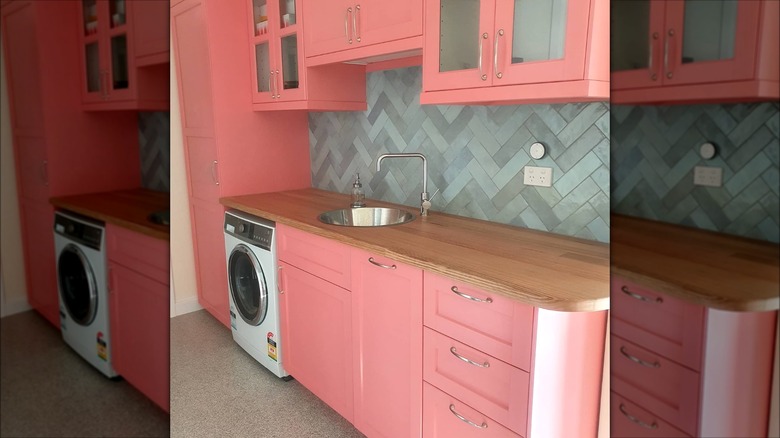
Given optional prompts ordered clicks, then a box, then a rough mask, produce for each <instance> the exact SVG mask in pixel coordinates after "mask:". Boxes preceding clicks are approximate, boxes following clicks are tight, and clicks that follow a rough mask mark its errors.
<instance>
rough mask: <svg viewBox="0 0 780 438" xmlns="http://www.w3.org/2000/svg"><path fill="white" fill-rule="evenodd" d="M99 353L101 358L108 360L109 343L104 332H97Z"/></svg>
mask: <svg viewBox="0 0 780 438" xmlns="http://www.w3.org/2000/svg"><path fill="white" fill-rule="evenodd" d="M97 355H98V357H99V358H101V359H103V360H105V361H108V344H107V343H106V341H104V340H103V332H98V334H97Z"/></svg>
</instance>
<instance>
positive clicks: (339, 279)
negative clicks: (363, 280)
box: [276, 224, 351, 289]
mask: <svg viewBox="0 0 780 438" xmlns="http://www.w3.org/2000/svg"><path fill="white" fill-rule="evenodd" d="M276 230H277V232H276V239H277V240H276V246H277V254H278V256H279V260H284V261H285V262H287V263H289V264H291V265H293V266H295V267H297V268H299V269H301V270H304V271H306V272H308V273H310V274H312V275H314V276H317V277H320V278H322V279H323V280H325V281H329V282H331V283H333V284H335V285H337V286H341V287H343V288H344V289H350V283H351V281H350V262H349V247H348V246H346V245H344V244H341V243H338V242H335V241H333V240H330V239H326V238H324V237H320V236H316V235H314V234H311V233H307V232H305V231H301V230H298V229H296V228H292V227H288V226H286V225H283V224H277V225H276Z"/></svg>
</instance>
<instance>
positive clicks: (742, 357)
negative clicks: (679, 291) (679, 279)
mask: <svg viewBox="0 0 780 438" xmlns="http://www.w3.org/2000/svg"><path fill="white" fill-rule="evenodd" d="M611 296H612V323H611V324H612V326H611V331H612V337H611V356H612V360H611V374H612V379H611V384H612V385H611V389H612V391H613V399H612V405H613V406H612V417H611V426H612V433H613V434H614V433H615V432H616V431H619V432H620V433H621V435H620V436H627V437H634V436H647V437H656V436H658V437H660V436H664V437H666V436H703V437H710V436H740V437H742V436H751V437H752V436H755V437H761V436H767V429H768V421H769V391H770V385H771V379H772V360H773V352H774V348H775V333H776V327H777V326H776V324H777V311H765V312H732V311H725V310H718V309H713V308H708V307H704V306H701V305H695V304H692V303H689V302H687V301H685V300H682V299H678V298H674V297H671V296H668V295H666V294H662V293H659V292H657V291H654V290H652V289H649V288H645V287H643V286H642V285H639V284H636V283H633V282H630V281H626V280H624V279H622V278H619V277H613V279H612V294H611ZM621 406H622V408H621Z"/></svg>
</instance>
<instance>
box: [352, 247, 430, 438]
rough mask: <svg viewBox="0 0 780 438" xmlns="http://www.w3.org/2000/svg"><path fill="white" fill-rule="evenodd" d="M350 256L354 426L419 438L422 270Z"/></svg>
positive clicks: (380, 259) (368, 432)
mask: <svg viewBox="0 0 780 438" xmlns="http://www.w3.org/2000/svg"><path fill="white" fill-rule="evenodd" d="M351 257H352V321H353V322H352V326H353V327H352V328H353V333H354V335H353V345H354V350H353V351H354V372H355V376H354V399H355V421H354V424H355V427H357V428H358V430H360V431H361V432H363V433H364V434H366V435H367V436H369V437H372V438H373V437H419V436H420V435H421V433H422V431H421V428H422V352H423V345H422V341H423V339H422V338H423V337H422V318H423V316H422V307H423V296H422V295H423V291H422V289H423V272H422V270H421V269H419V268H414V267H411V266H407V265H403V264H401V263H398V262H396V261H393V260H390V259H388V258H387V257H383V256H378V255H372V254H369V253H367V252H365V251H361V250H357V249H353V250H352V252H351Z"/></svg>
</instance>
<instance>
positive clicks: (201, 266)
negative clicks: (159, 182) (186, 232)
mask: <svg viewBox="0 0 780 438" xmlns="http://www.w3.org/2000/svg"><path fill="white" fill-rule="evenodd" d="M190 212H191V215H192V216H191V219H192V229H193V232H195V231H196V230H197V236H196V239H195V240H194V244H195V265H196V266H197V270H196V272H197V276H198V302H199V303H200V305H201V306H203V308H205V309H206V310H207V311H208V312H209V313H210V314H211V316H213V317H214V318H216V319H217V320H218V321H219V322H221V323H222V324H224V325H225V327H230V304H229V299H228V291H227V287H228V286H227V284H228V282H227V281H228V280H227V263H226V257H225V235H224V232H223V231H222V224H223V221H224V216H225V213H224V210H223V209H222V208H220V206H219V205H214V204H213V203H210V202H205V201H200V200H197V199H191V200H190ZM220 247H221V248H222V249H221V250H220Z"/></svg>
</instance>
